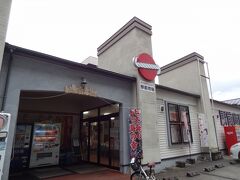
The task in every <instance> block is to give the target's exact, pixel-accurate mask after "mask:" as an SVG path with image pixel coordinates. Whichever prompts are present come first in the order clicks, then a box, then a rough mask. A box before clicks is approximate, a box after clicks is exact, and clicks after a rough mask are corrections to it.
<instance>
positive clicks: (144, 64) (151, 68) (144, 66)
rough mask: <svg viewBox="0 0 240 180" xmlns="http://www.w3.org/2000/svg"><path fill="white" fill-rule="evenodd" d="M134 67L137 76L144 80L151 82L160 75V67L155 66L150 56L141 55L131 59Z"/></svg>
mask: <svg viewBox="0 0 240 180" xmlns="http://www.w3.org/2000/svg"><path fill="white" fill-rule="evenodd" d="M133 62H134V65H135V66H136V67H137V68H138V72H139V74H140V75H141V76H142V77H143V78H144V79H146V80H148V81H152V80H154V79H155V77H156V75H159V74H160V67H159V66H158V65H157V64H155V61H154V60H153V58H152V56H150V55H149V54H147V53H142V54H140V55H138V56H137V57H134V58H133Z"/></svg>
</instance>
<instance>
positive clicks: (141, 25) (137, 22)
mask: <svg viewBox="0 0 240 180" xmlns="http://www.w3.org/2000/svg"><path fill="white" fill-rule="evenodd" d="M134 28H138V29H140V30H142V31H144V32H145V33H147V34H149V35H152V26H151V25H149V24H147V23H146V22H144V21H142V20H141V19H139V18H137V17H133V18H132V19H131V20H130V21H128V22H127V23H126V24H125V25H124V26H123V27H122V28H120V29H119V30H118V31H117V32H116V33H114V34H113V35H112V36H111V37H110V38H109V39H107V40H106V41H105V42H104V43H102V44H101V45H100V46H99V47H98V48H97V55H98V56H99V55H101V54H102V53H103V52H105V51H106V50H107V49H108V48H110V47H111V46H112V45H113V44H115V43H116V42H117V41H119V40H120V39H121V38H122V37H124V36H125V35H126V34H127V33H128V32H130V31H131V30H132V29H134Z"/></svg>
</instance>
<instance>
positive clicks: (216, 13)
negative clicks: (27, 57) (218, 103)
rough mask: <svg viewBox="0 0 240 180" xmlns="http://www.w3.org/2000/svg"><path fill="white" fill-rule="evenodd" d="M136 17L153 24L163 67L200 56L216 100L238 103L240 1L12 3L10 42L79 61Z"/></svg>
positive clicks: (156, 50)
mask: <svg viewBox="0 0 240 180" xmlns="http://www.w3.org/2000/svg"><path fill="white" fill-rule="evenodd" d="M134 16H137V17H138V18H140V19H142V20H143V21H145V22H147V23H148V24H150V25H152V31H153V35H152V43H153V44H152V48H153V58H154V59H155V61H156V62H157V63H158V64H159V65H160V66H163V65H166V64H168V63H170V62H172V61H174V60H177V59H179V58H181V57H183V56H185V55H187V54H190V53H192V52H197V53H199V54H201V55H202V56H204V59H205V61H207V62H208V64H209V69H210V77H211V83H212V89H213V98H214V99H216V100H226V99H234V98H240V70H239V69H240V1H239V0H235V1H234V0H225V1H223V0H198V1H195V0H167V1H166V0H165V1H164V0H149V1H146V0H121V1H114V0H85V1H83V0H12V8H11V14H10V20H9V26H8V33H7V42H9V43H10V44H13V45H17V46H20V47H24V48H28V49H32V50H36V51H39V52H43V53H47V54H50V55H54V56H58V57H61V58H65V59H68V60H72V61H78V62H81V61H82V60H84V59H86V58H87V57H88V56H94V57H97V47H98V46H99V45H101V44H102V43H103V42H104V41H105V40H107V39H108V38H109V37H110V36H111V35H113V33H115V32H116V31H117V30H118V29H119V28H121V27H122V26H123V25H124V24H125V23H127V22H128V21H129V20H130V19H131V18H132V17H134Z"/></svg>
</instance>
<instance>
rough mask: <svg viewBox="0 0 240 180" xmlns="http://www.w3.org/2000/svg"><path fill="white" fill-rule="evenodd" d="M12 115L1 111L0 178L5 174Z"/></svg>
mask: <svg viewBox="0 0 240 180" xmlns="http://www.w3.org/2000/svg"><path fill="white" fill-rule="evenodd" d="M10 119H11V115H10V114H9V113H0V180H1V179H2V175H3V165H4V160H5V152H6V146H7V140H8V132H9V125H10Z"/></svg>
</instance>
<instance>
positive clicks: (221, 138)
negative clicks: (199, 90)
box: [214, 110, 226, 150]
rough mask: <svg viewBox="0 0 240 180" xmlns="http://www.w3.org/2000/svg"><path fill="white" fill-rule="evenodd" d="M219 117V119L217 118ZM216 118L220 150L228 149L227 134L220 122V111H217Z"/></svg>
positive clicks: (215, 112)
mask: <svg viewBox="0 0 240 180" xmlns="http://www.w3.org/2000/svg"><path fill="white" fill-rule="evenodd" d="M217 115H218V118H217ZM214 117H215V125H216V131H217V139H218V146H219V149H220V150H222V149H226V145H225V142H226V140H225V134H224V127H223V126H222V125H221V122H220V115H219V111H218V110H215V111H214Z"/></svg>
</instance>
